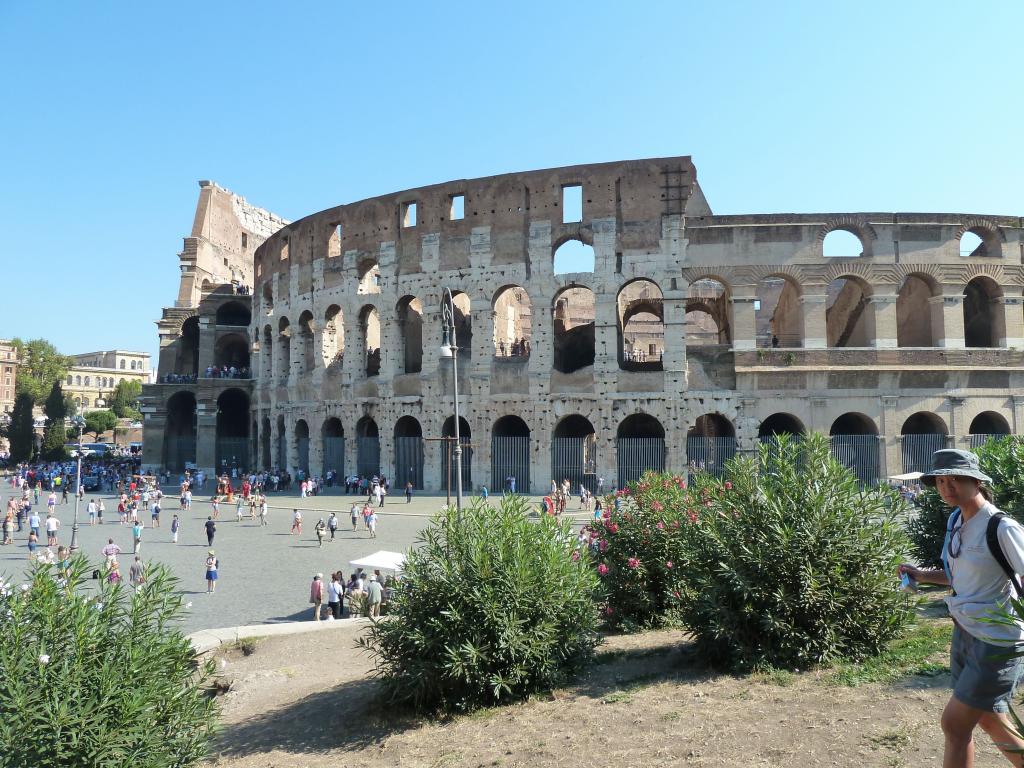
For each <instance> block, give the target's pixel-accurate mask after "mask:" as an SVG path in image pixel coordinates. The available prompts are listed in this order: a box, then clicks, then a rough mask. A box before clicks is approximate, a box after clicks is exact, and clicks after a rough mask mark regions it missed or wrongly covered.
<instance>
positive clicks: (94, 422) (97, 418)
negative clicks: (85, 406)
mask: <svg viewBox="0 0 1024 768" xmlns="http://www.w3.org/2000/svg"><path fill="white" fill-rule="evenodd" d="M116 426H117V416H115V415H114V412H113V411H110V410H104V411H89V412H88V413H87V414H85V431H86V432H87V433H88V434H90V435H95V436H96V441H97V442H99V439H100V435H102V434H103V433H104V432H109V431H110V430H112V429H113V428H114V427H116Z"/></svg>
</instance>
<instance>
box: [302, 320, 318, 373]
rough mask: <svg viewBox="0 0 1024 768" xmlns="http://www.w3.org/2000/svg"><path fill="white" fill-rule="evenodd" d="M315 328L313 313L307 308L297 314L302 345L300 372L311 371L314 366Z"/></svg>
mask: <svg viewBox="0 0 1024 768" xmlns="http://www.w3.org/2000/svg"><path fill="white" fill-rule="evenodd" d="M315 330H316V329H315V328H314V323H313V313H312V312H310V311H309V310H308V309H307V310H306V311H305V312H303V313H302V314H301V315H299V341H300V343H301V345H302V373H312V372H313V369H314V368H315V367H316V348H315V345H314V338H315Z"/></svg>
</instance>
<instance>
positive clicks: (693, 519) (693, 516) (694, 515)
mask: <svg viewBox="0 0 1024 768" xmlns="http://www.w3.org/2000/svg"><path fill="white" fill-rule="evenodd" d="M687 517H689V518H690V522H691V523H696V522H697V513H696V512H694V511H693V510H692V509H691V510H690V514H689V515H687Z"/></svg>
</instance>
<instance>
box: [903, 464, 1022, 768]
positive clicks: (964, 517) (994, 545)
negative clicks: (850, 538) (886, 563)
mask: <svg viewBox="0 0 1024 768" xmlns="http://www.w3.org/2000/svg"><path fill="white" fill-rule="evenodd" d="M921 482H922V483H923V484H924V485H927V486H931V487H934V488H935V490H936V491H938V493H939V496H940V497H941V498H942V500H943V501H944V502H945V503H946V504H948V505H949V506H950V507H953V508H954V509H953V512H952V514H950V516H949V520H948V522H947V525H946V537H945V541H944V542H943V545H942V564H943V567H942V568H935V569H924V568H917V567H914V566H912V565H910V564H906V563H905V564H903V565H901V566H900V568H899V571H900V575H901V576H904V577H909V578H910V579H913V580H915V581H918V582H925V583H929V584H942V585H948V586H950V587H952V594H951V595H949V596H948V597H946V604H947V605H948V606H949V613H950V616H951V617H952V618H953V641H952V647H951V649H950V671H951V672H952V677H953V695H952V697H951V698H950V700H949V702H948V703H947V704H946V708H945V709H944V710H943V713H942V721H941V723H942V732H943V734H944V735H945V752H944V757H943V765H945V766H968V765H971V764H973V755H974V729H975V727H978V726H980V727H981V729H982V730H983V731H985V732H986V733H987V734H988V735H989V736H990V737H991V738H992V740H993V741H994V742H995V744H996V746H997V747H999V749H1000V750H1002V752H1003V753H1004V754H1005V755H1006V756H1007V758H1009V759H1010V761H1011V762H1013V763H1014V764H1015V765H1019V764H1020V752H1021V750H1022V749H1024V738H1022V737H1021V736H1020V735H1018V734H1017V732H1016V729H1015V728H1014V725H1013V722H1012V720H1011V719H1010V715H1009V714H1008V710H1009V705H1010V701H1011V699H1012V698H1013V695H1014V692H1015V689H1016V687H1017V682H1018V680H1019V679H1020V676H1021V672H1022V670H1024V665H1022V659H1021V657H1020V656H1019V655H1016V654H1019V653H1021V652H1022V651H1024V627H1022V626H1021V624H1020V623H1014V622H1010V621H1005V620H1000V616H1001V614H1002V613H1003V612H1004V611H1005V610H1006V609H1007V608H1008V606H1009V601H1010V599H1011V598H1019V597H1021V595H1022V588H1021V583H1020V580H1019V578H1018V575H1017V574H1020V573H1024V527H1022V526H1021V525H1020V523H1018V522H1017V521H1015V520H1014V519H1013V518H1010V517H1008V516H1006V515H1005V514H1004V513H1003V512H1000V511H999V510H998V509H997V508H996V506H995V505H994V504H993V503H992V492H991V490H989V488H988V486H987V485H985V484H986V483H990V482H992V479H991V478H990V477H989V476H988V475H986V474H985V473H984V472H982V471H981V467H980V464H979V462H978V457H977V455H976V454H974V453H971V452H970V451H961V450H955V449H945V450H941V451H936V452H935V454H934V456H933V457H932V470H931V471H930V472H927V473H926V474H924V475H923V476H922V477H921ZM993 620H995V621H993Z"/></svg>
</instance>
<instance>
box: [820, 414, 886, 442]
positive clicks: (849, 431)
mask: <svg viewBox="0 0 1024 768" xmlns="http://www.w3.org/2000/svg"><path fill="white" fill-rule="evenodd" d="M828 433H829V435H830V436H832V437H835V436H837V435H873V436H876V437H877V436H878V425H877V424H876V423H875V420H874V419H872V418H871V417H870V416H867V415H865V414H863V413H856V412H853V411H850V412H848V413H844V414H841V415H839V416H838V417H836V419H835V421H833V422H832V426H831V427H829V430H828Z"/></svg>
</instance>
